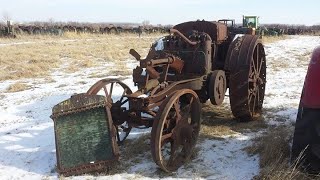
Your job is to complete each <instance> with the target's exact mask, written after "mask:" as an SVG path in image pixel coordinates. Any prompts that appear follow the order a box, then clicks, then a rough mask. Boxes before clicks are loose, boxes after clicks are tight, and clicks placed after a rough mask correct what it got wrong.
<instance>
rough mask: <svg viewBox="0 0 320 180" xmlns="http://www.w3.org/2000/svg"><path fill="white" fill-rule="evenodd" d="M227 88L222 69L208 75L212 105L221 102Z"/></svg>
mask: <svg viewBox="0 0 320 180" xmlns="http://www.w3.org/2000/svg"><path fill="white" fill-rule="evenodd" d="M226 88H227V82H226V76H225V73H224V71H221V70H215V71H213V72H212V74H211V76H210V82H209V92H208V93H209V97H210V101H211V103H212V104H213V105H220V104H222V102H223V100H224V96H225V92H226Z"/></svg>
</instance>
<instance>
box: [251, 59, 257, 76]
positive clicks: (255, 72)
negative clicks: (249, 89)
mask: <svg viewBox="0 0 320 180" xmlns="http://www.w3.org/2000/svg"><path fill="white" fill-rule="evenodd" d="M251 61H252V66H253V71H254V74H257V68H256V64H255V62H254V59H253V57H252V58H251Z"/></svg>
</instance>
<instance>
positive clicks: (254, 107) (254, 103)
mask: <svg viewBox="0 0 320 180" xmlns="http://www.w3.org/2000/svg"><path fill="white" fill-rule="evenodd" d="M256 93H257V92H256ZM256 100H257V94H255V95H254V99H253V107H252V116H253V115H254V111H255V109H256Z"/></svg>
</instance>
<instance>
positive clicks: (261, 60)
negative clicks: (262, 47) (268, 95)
mask: <svg viewBox="0 0 320 180" xmlns="http://www.w3.org/2000/svg"><path fill="white" fill-rule="evenodd" d="M263 61H264V60H263V57H262V58H261V59H260V66H259V76H260V72H261V68H262V64H263Z"/></svg>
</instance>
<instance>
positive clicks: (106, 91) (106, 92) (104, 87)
mask: <svg viewBox="0 0 320 180" xmlns="http://www.w3.org/2000/svg"><path fill="white" fill-rule="evenodd" d="M103 90H104V93H105V94H106V97H108V96H109V94H108V90H107V87H106V86H103Z"/></svg>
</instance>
